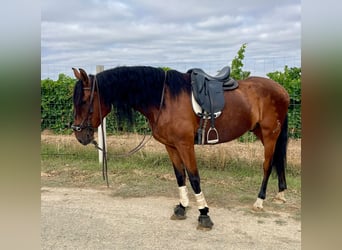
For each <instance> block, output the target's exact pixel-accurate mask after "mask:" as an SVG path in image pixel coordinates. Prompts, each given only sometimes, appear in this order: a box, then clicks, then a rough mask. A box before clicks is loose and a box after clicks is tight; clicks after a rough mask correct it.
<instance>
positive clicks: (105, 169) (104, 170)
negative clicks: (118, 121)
mask: <svg viewBox="0 0 342 250" xmlns="http://www.w3.org/2000/svg"><path fill="white" fill-rule="evenodd" d="M166 77H167V71H165V77H164V83H163V90H162V94H161V98H160V104H159V110H158V114H157V119H156V121H155V122H154V128H155V129H156V128H157V126H156V125H157V124H158V121H159V116H160V113H161V108H162V107H163V102H164V96H165V85H166ZM94 84H96V90H97V95H98V98H97V99H98V103H99V115H100V121H101V132H102V141H103V147H102V148H100V147H99V145H98V143H97V142H96V141H95V140H93V141H92V144H94V146H95V148H96V149H98V150H101V151H102V177H103V180H105V181H106V184H107V187H109V181H108V167H107V150H106V143H105V134H104V128H103V123H102V120H103V117H102V111H101V101H100V91H99V86H98V83H97V78H96V75H95V76H94ZM145 138H146V134H145V135H144V137H143V139H142V141H141V142H140V143H139V144H138V146H136V147H135V148H133V149H132V150H130V151H129V152H128V153H125V154H115V155H114V156H115V157H128V156H131V155H133V154H134V153H136V152H138V151H139V150H140V149H142V148H143V147H144V146H145V145H146V143H147V142H148V141H149V140H151V138H152V133H151V134H150V136H149V138H148V139H147V140H145Z"/></svg>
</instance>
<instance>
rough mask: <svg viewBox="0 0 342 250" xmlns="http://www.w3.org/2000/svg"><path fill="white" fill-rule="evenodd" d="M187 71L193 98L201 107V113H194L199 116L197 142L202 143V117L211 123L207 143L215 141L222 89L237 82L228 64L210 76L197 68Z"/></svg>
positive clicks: (222, 98)
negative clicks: (189, 76) (216, 120)
mask: <svg viewBox="0 0 342 250" xmlns="http://www.w3.org/2000/svg"><path fill="white" fill-rule="evenodd" d="M187 73H189V74H191V86H192V94H193V96H194V99H195V100H196V102H197V103H198V105H199V106H200V107H201V109H202V112H201V113H196V114H197V115H198V116H200V117H201V121H200V127H199V129H198V130H199V131H197V134H198V138H197V143H198V144H204V138H203V129H205V125H203V119H210V123H211V126H210V128H209V130H208V132H207V143H209V144H214V143H217V142H218V141H219V135H218V132H217V130H216V128H215V118H216V117H218V114H220V112H221V111H222V109H223V108H224V105H225V100H224V91H225V90H233V89H236V88H237V87H238V82H237V81H236V80H234V79H233V78H231V77H230V67H229V66H226V67H224V68H222V69H221V70H220V71H219V73H218V74H217V75H216V76H210V75H208V74H207V73H205V72H204V71H203V70H202V69H198V68H194V69H190V70H188V72H187ZM211 134H213V135H214V139H210V137H211V136H210V135H211Z"/></svg>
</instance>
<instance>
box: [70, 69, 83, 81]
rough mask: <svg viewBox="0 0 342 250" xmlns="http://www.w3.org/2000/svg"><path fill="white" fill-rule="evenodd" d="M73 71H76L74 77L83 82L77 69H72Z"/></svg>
mask: <svg viewBox="0 0 342 250" xmlns="http://www.w3.org/2000/svg"><path fill="white" fill-rule="evenodd" d="M72 70H73V71H74V75H75V77H76V79H78V80H81V75H80V72H78V70H77V69H75V68H72Z"/></svg>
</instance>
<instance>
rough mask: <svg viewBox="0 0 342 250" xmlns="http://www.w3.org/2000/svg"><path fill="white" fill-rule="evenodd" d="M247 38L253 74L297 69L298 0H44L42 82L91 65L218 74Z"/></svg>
mask: <svg viewBox="0 0 342 250" xmlns="http://www.w3.org/2000/svg"><path fill="white" fill-rule="evenodd" d="M244 43H247V47H246V51H245V59H244V61H243V62H244V67H243V70H247V71H251V75H260V76H265V75H266V73H268V72H273V71H275V70H283V68H284V66H285V65H288V66H289V67H300V65H301V3H300V0H286V1H274V0H259V1H254V0H240V1H225V0H206V1H201V0H172V1H171V0H169V1H157V0H125V1H124V0H73V1H70V0H59V1H55V0H44V1H42V13H41V78H42V79H45V78H51V79H56V78H57V77H58V74H60V73H64V74H67V75H70V76H72V70H71V68H72V67H77V68H84V69H85V70H86V71H87V72H88V73H92V74H94V73H96V65H104V67H105V69H107V68H113V67H116V66H123V65H125V66H136V65H149V66H155V67H163V66H165V67H170V68H173V69H176V70H179V71H181V72H185V71H187V70H188V69H190V68H195V67H199V68H202V69H204V70H205V71H207V72H208V73H210V74H215V73H216V72H217V71H218V70H219V69H221V68H222V67H224V66H226V65H230V64H231V61H232V60H233V59H234V57H235V56H236V55H237V52H238V50H239V49H240V47H241V46H242V44H244Z"/></svg>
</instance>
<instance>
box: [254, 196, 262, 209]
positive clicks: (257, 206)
mask: <svg viewBox="0 0 342 250" xmlns="http://www.w3.org/2000/svg"><path fill="white" fill-rule="evenodd" d="M263 202H264V200H263V199H260V198H257V200H256V202H255V203H254V205H253V207H254V208H255V209H262V208H263V206H262V203H263Z"/></svg>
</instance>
